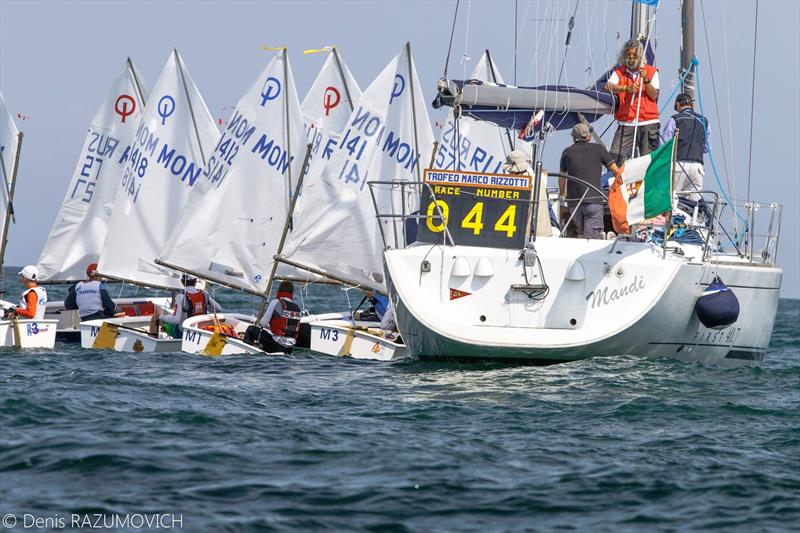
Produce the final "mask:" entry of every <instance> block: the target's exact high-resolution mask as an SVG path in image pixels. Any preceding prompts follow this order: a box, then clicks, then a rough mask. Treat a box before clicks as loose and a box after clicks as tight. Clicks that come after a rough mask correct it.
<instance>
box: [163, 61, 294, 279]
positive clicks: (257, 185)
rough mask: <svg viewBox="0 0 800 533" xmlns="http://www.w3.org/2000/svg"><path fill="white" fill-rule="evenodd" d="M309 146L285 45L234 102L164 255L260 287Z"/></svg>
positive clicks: (200, 271) (209, 275) (206, 273)
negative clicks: (233, 107)
mask: <svg viewBox="0 0 800 533" xmlns="http://www.w3.org/2000/svg"><path fill="white" fill-rule="evenodd" d="M305 153H306V136H305V132H304V129H303V118H302V115H301V112H300V102H299V100H298V98H297V93H296V89H295V84H294V77H293V75H292V71H291V68H290V66H289V62H288V57H287V55H286V51H285V50H284V51H283V52H282V53H281V54H279V55H278V56H276V57H275V58H274V59H273V60H272V61H271V62H270V63H269V64H268V65H267V66H266V68H265V69H264V70H263V72H262V73H261V74H260V75H259V76H258V77H257V78H256V79H255V81H254V82H253V85H252V86H251V87H250V89H249V90H248V91H247V93H245V95H244V96H243V97H242V98H241V99H240V100H239V102H238V103H237V105H236V108H235V109H234V111H233V114H232V115H231V117H230V119H229V120H228V123H227V126H226V127H225V130H224V131H223V132H222V136H221V137H220V138H219V141H218V142H217V144H216V146H215V147H214V149H213V150H212V151H211V154H210V157H209V160H208V165H207V166H206V169H205V170H204V172H203V175H202V176H201V177H200V179H199V180H198V183H197V184H196V185H195V187H194V190H193V191H192V196H191V198H190V202H189V204H188V205H187V207H186V210H185V211H184V213H183V215H182V218H181V222H180V224H179V225H178V226H177V228H176V229H175V232H174V233H173V234H172V236H171V237H170V239H169V242H168V243H167V245H166V246H165V248H164V250H163V252H162V254H161V257H160V258H159V262H161V263H163V264H168V265H170V266H173V267H177V268H179V269H183V270H186V271H189V272H192V273H194V274H196V275H198V276H200V277H203V278H205V279H209V280H211V281H217V282H220V283H223V284H226V285H229V286H233V287H237V288H240V289H243V290H247V291H251V292H258V293H263V292H264V291H265V289H266V288H267V281H268V279H269V274H270V271H271V268H272V263H273V256H274V255H275V253H276V251H277V248H278V242H279V240H280V237H281V234H282V231H283V227H284V223H285V221H286V217H287V215H288V211H289V202H290V194H291V192H293V188H294V187H295V185H296V184H297V180H298V179H299V177H300V173H301V170H302V165H303V160H304V157H305ZM290 183H291V185H290ZM290 187H291V188H290Z"/></svg>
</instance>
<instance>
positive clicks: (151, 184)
mask: <svg viewBox="0 0 800 533" xmlns="http://www.w3.org/2000/svg"><path fill="white" fill-rule="evenodd" d="M218 137H219V131H218V130H217V127H216V125H215V123H214V120H213V118H212V117H211V114H210V113H209V111H208V108H207V107H206V104H205V102H204V101H203V98H202V96H201V95H200V92H199V91H198V90H197V87H196V86H195V84H194V82H193V81H192V78H191V76H190V75H189V72H188V70H187V69H186V67H185V65H184V64H183V60H182V59H181V57H180V55H179V54H178V51H177V50H174V51H173V53H172V54H171V55H170V57H169V59H168V60H167V63H166V65H165V66H164V69H163V70H162V71H161V74H160V76H159V78H158V81H157V82H156V85H155V87H154V88H153V92H152V97H151V99H150V105H148V106H147V109H146V110H145V113H144V116H143V117H142V120H141V121H140V123H139V125H138V127H137V129H136V132H135V134H134V139H133V142H132V143H131V144H130V145H129V146H127V147H126V148H125V150H124V151H123V153H122V155H121V157H120V159H121V161H122V164H123V166H124V168H123V171H122V176H121V181H120V186H119V189H118V191H117V195H116V200H115V202H114V207H113V211H112V216H111V220H110V222H109V227H108V234H107V235H106V240H105V244H104V246H103V249H102V252H101V253H100V263H99V266H98V269H99V271H100V272H101V273H102V274H104V275H108V276H111V277H115V278H120V279H126V280H130V281H133V282H136V283H139V284H142V285H149V286H153V287H170V288H179V287H180V282H179V279H178V277H177V276H176V275H175V274H174V273H172V272H170V271H167V270H166V269H162V268H160V267H157V266H156V265H155V264H153V261H154V260H155V258H156V257H158V254H159V253H160V252H161V250H162V249H163V247H164V244H165V243H166V241H167V238H168V237H169V235H170V233H171V231H172V230H173V228H175V226H176V225H177V223H178V219H179V216H180V213H181V210H182V208H183V206H184V204H185V203H186V201H187V200H188V198H189V193H190V192H191V188H192V186H194V185H195V183H197V182H198V181H199V179H200V177H201V174H202V173H203V169H204V168H205V166H206V160H207V158H208V157H209V154H210V153H211V151H212V149H213V148H214V143H215V142H216V141H217V138H218Z"/></svg>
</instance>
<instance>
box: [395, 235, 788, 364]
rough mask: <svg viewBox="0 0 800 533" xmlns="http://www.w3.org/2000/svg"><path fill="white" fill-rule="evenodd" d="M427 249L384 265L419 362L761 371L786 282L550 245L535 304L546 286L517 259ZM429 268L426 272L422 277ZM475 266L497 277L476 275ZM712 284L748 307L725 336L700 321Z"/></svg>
mask: <svg viewBox="0 0 800 533" xmlns="http://www.w3.org/2000/svg"><path fill="white" fill-rule="evenodd" d="M430 248H431V247H430V246H428V245H424V246H413V247H411V248H408V249H405V250H389V251H387V252H386V253H385V255H384V258H385V262H386V270H387V275H388V277H389V278H390V283H391V292H392V299H393V301H394V302H395V305H396V312H397V322H398V326H399V328H400V332H401V334H402V338H403V340H404V341H405V342H406V345H407V346H408V349H409V351H410V353H411V354H412V355H415V356H417V357H420V358H423V359H457V360H467V361H486V360H490V361H513V362H523V363H529V364H552V363H560V362H567V361H575V360H580V359H586V358H589V357H602V356H614V355H630V354H633V355H639V356H645V357H661V356H670V357H677V358H679V359H682V360H685V361H699V362H704V363H718V364H724V365H742V364H744V365H757V364H758V363H759V362H760V361H761V360H762V359H763V357H764V354H765V352H766V349H767V346H768V344H769V338H770V335H771V332H772V326H773V323H774V320H775V313H776V311H777V305H778V297H779V293H780V284H781V276H782V272H781V270H780V269H779V268H775V267H766V266H755V265H752V264H747V263H744V262H741V263H738V264H737V263H729V264H719V265H716V264H715V265H712V264H710V263H704V262H702V261H701V260H700V255H701V254H700V249H699V248H698V247H685V248H684V255H678V254H670V253H668V254H667V256H666V257H662V250H661V249H660V248H656V247H654V246H651V245H649V244H643V243H627V242H619V243H617V244H616V245H615V246H614V245H613V241H589V240H579V239H555V238H552V239H551V238H543V239H540V240H539V241H538V242H537V244H536V249H537V251H538V253H539V257H540V258H541V264H542V266H543V272H544V278H545V281H546V283H547V285H548V286H549V293H548V294H547V296H546V297H544V298H543V299H542V300H540V301H536V300H533V299H530V298H528V296H527V295H526V294H525V291H524V290H521V289H520V287H519V286H521V285H535V284H537V283H539V282H540V281H541V280H539V279H532V278H531V276H533V275H534V271H535V269H532V268H530V267H529V268H528V273H529V277H528V280H529V282H526V280H525V279H524V277H523V275H522V266H521V265H522V260H520V259H519V257H518V256H519V252H518V251H513V250H501V249H490V248H477V247H464V246H455V247H446V248H442V247H434V248H435V249H434V250H433V251H431V250H430ZM456 258H464V259H465V260H466V261H467V262H468V264H469V265H470V268H469V271H470V274H469V275H466V276H453V275H452V274H451V272H452V270H453V263H454V261H455V260H456ZM423 261H427V262H428V263H429V265H430V266H429V267H425V268H424V269H423V268H421V265H422V262H423ZM479 261H480V262H481V263H482V269H483V271H482V272H481V273H482V274H486V273H487V272H491V275H488V276H486V275H484V276H478V275H476V274H475V271H476V270H480V269H477V268H476V267H477V264H478V262H479ZM487 261H488V262H489V263H490V265H491V268H489V269H488V270H487V268H486V262H487ZM461 263H462V265H463V261H461ZM576 263H577V265H576ZM425 269H427V271H423V270H425ZM456 270H458V269H456ZM459 273H461V274H463V273H464V272H463V268H462V269H461V272H459ZM714 273H717V274H719V275H720V276H721V278H722V279H723V281H724V282H725V283H726V284H727V285H728V286H729V287H730V288H731V289H732V290H733V291H734V293H735V294H736V296H737V297H738V299H739V303H740V307H741V312H740V315H739V318H738V320H737V322H736V323H734V324H733V325H731V326H730V327H727V328H725V329H721V330H711V329H707V328H705V327H704V326H703V325H702V324H701V323H700V321H699V319H698V318H697V316H696V314H695V312H694V306H695V303H696V301H697V299H698V297H699V296H700V294H701V293H702V291H703V290H704V288H705V287H706V286H707V285H708V283H709V282H710V281H711V279H712V278H713V276H714ZM514 285H516V286H517V288H514V287H512V286H514ZM452 290H455V291H457V292H456V293H455V296H456V297H455V298H453V299H451V296H452V295H453V294H454V293H453V291H452ZM528 292H531V293H532V292H533V291H531V290H528ZM463 293H466V295H461V296H459V295H460V294H463Z"/></svg>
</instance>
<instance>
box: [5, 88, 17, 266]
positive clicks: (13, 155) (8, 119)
mask: <svg viewBox="0 0 800 533" xmlns="http://www.w3.org/2000/svg"><path fill="white" fill-rule="evenodd" d="M19 148H20V133H19V130H18V129H17V125H16V124H15V123H14V118H13V117H12V116H11V113H10V112H9V111H8V107H6V101H5V99H3V93H0V172H2V183H1V184H0V189H2V190H0V224H2V226H1V227H0V236H2V238H3V242H2V245H0V265H2V264H3V255H4V254H5V236H6V234H7V226H8V223H9V219H10V218H11V207H10V206H11V202H12V200H13V197H12V191H13V180H14V178H15V176H16V164H17V152H18V150H19ZM1 277H2V272H0V278H1Z"/></svg>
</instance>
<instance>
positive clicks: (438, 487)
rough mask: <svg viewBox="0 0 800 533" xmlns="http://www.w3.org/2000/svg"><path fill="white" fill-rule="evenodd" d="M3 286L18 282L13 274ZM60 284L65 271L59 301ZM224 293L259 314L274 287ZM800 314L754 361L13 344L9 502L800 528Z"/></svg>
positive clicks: (292, 517)
mask: <svg viewBox="0 0 800 533" xmlns="http://www.w3.org/2000/svg"><path fill="white" fill-rule="evenodd" d="M12 274H13V273H12ZM109 288H110V291H111V292H112V295H113V296H116V295H117V294H131V292H132V291H133V290H134V289H131V288H130V287H124V288H122V289H121V288H120V287H119V286H118V285H110V286H109ZM6 289H7V290H8V293H7V295H6V299H10V300H16V299H17V298H18V294H19V286H18V284H16V283H15V282H14V276H13V275H11V276H9V279H8V280H7V283H6ZM63 294H64V290H63V289H57V288H51V289H50V295H51V296H50V298H51V300H56V299H59V298H61V297H63ZM215 296H216V297H217V298H218V299H219V300H220V301H221V302H222V303H223V305H225V306H226V307H229V308H238V309H241V310H243V311H247V312H252V311H253V310H254V309H256V308H257V306H258V303H259V302H258V301H256V300H255V299H253V298H251V297H249V296H243V295H241V294H239V293H235V292H231V291H222V290H218V291H216V292H215ZM302 296H303V298H302V299H303V300H304V303H305V305H306V307H310V308H311V309H313V310H314V311H320V312H322V311H330V310H341V309H342V308H346V307H347V306H348V303H349V304H350V305H356V304H358V302H359V301H360V299H361V297H362V295H361V294H360V293H359V292H358V291H350V292H344V291H342V290H341V289H338V288H335V287H321V286H313V287H307V288H305V289H304V290H303V291H302ZM798 324H800V301H797V300H782V301H781V302H780V307H779V310H778V316H777V320H776V325H775V330H774V332H773V336H772V342H771V345H770V349H769V351H768V353H767V356H766V358H765V360H764V362H763V365H762V366H761V368H756V369H753V368H738V369H720V368H715V367H708V366H701V365H695V364H686V363H682V362H678V361H675V360H671V359H653V360H650V359H640V358H638V357H636V356H628V357H616V358H608V359H601V358H599V359H594V360H588V361H582V362H576V363H568V364H562V365H556V366H550V367H519V366H501V365H488V364H487V365H460V364H443V363H424V362H418V361H405V362H396V363H376V362H365V361H353V360H343V359H339V358H332V357H325V356H321V355H316V354H313V353H309V352H303V351H299V352H296V353H295V354H294V355H292V356H290V357H277V356H275V357H267V356H227V357H220V358H213V357H203V356H197V355H188V354H183V353H173V354H145V353H139V354H133V353H113V352H107V351H86V350H83V349H81V348H80V346H79V345H75V344H64V343H58V344H57V345H56V348H55V350H53V351H26V352H24V353H20V352H15V351H13V350H12V349H6V350H3V351H2V353H0V357H2V367H1V369H0V407H1V409H0V429H1V430H2V431H1V432H0V515H1V516H0V520H2V523H3V527H6V528H8V527H11V526H15V527H16V529H18V530H25V529H36V528H43V529H49V530H60V529H66V528H68V527H71V526H75V527H78V526H80V527H84V528H89V527H92V526H95V528H110V529H129V530H139V529H145V530H152V529H179V530H185V531H225V530H227V531H237V532H239V531H251V530H265V531H271V530H272V531H321V530H332V531H481V532H484V531H522V530H550V529H574V530H583V531H593V530H613V531H617V530H687V529H694V530H709V529H716V530H722V531H732V530H741V531H757V530H790V529H794V530H796V528H797V524H798V520H799V519H800V479H799V478H800V414H799V409H800V358H799V357H798V352H800V332H799V331H798V329H799V326H798Z"/></svg>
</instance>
